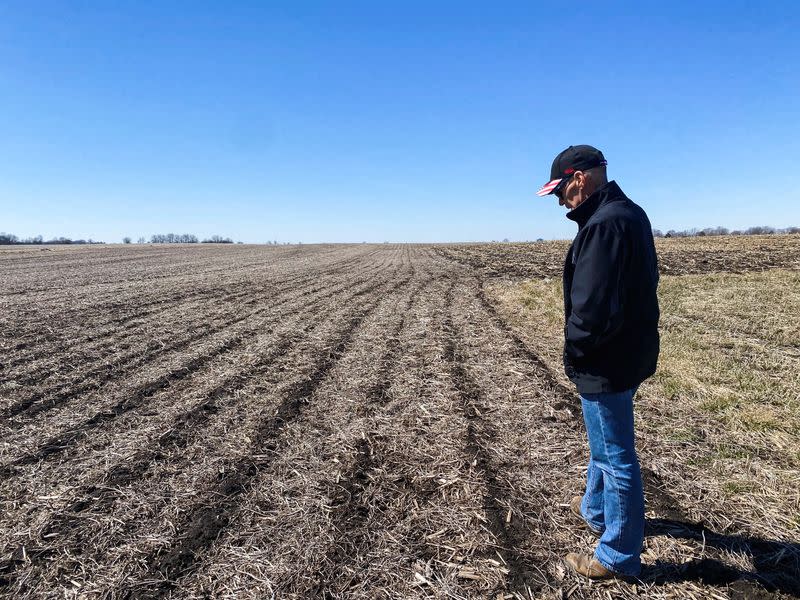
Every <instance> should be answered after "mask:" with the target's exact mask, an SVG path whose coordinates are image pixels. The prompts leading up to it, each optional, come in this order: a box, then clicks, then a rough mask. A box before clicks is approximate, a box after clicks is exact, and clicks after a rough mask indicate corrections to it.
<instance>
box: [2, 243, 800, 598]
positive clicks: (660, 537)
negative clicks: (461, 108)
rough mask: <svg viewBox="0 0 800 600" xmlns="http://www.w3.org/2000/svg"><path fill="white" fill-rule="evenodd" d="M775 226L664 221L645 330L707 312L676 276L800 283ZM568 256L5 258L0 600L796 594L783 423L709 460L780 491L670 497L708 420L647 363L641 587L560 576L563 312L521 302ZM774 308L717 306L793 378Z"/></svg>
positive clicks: (502, 251) (22, 254)
mask: <svg viewBox="0 0 800 600" xmlns="http://www.w3.org/2000/svg"><path fill="white" fill-rule="evenodd" d="M794 238H800V236H792V239H791V240H788V239H787V238H780V239H766V238H764V239H762V238H757V239H754V240H735V241H733V242H728V241H725V240H723V241H704V243H705V244H707V245H706V246H702V245H698V243H697V242H696V241H695V240H688V241H687V240H667V242H668V244H666V245H663V244H662V246H661V247H660V248H659V250H660V251H662V256H664V257H665V260H664V261H663V262H662V271H663V272H664V273H665V277H664V280H663V281H662V285H664V289H665V290H667V291H668V292H669V291H670V290H672V291H671V292H670V293H673V296H671V297H667V298H666V300H667V301H668V302H669V301H670V298H673V300H674V305H675V307H676V308H675V311H674V312H675V314H676V315H677V316H676V317H675V318H674V319H672V317H670V318H666V316H665V318H666V321H665V324H666V326H668V327H671V328H673V329H675V330H676V331H677V332H678V333H681V334H685V333H686V332H687V331H690V330H691V331H694V329H691V328H705V329H702V331H703V332H706V333H707V332H708V331H727V330H728V329H729V328H730V327H731V321H730V320H729V319H724V318H722V317H720V315H719V314H717V315H716V316H717V317H718V318H717V319H716V320H715V319H714V318H711V317H713V316H714V313H713V312H708V314H710V315H711V317H708V318H705V320H701V319H700V317H703V316H706V313H704V314H702V315H697V314H694V313H692V312H691V311H689V310H688V309H686V310H683V309H681V310H682V311H683V312H681V310H679V307H680V306H679V303H678V300H677V298H683V297H684V296H681V295H680V294H682V293H684V291H682V290H683V288H680V287H679V286H678V283H679V282H692V281H693V280H691V279H687V278H691V277H706V276H708V277H711V276H713V275H714V274H715V273H717V272H725V273H727V272H729V271H736V272H737V273H738V274H740V275H741V274H744V275H743V276H744V277H747V276H749V275H747V274H748V273H750V272H751V271H764V270H765V269H767V270H768V271H767V274H769V273H780V277H779V281H778V282H777V283H774V282H773V284H774V285H775V286H777V287H776V288H775V289H781V290H786V289H788V290H793V289H795V287H796V286H797V281H798V280H797V277H796V274H797V271H796V269H797V268H798V266H799V265H798V264H797V256H798V253H797V251H796V250H797V247H796V242H795V239H794ZM681 242H683V243H684V246H683V250H682V249H681V247H680V246H679V243H681ZM728 243H732V244H734V245H735V246H733V247H728V246H726V244H728ZM748 243H749V244H750V246H747V244H748ZM692 244H694V245H692ZM714 244H716V245H714ZM792 244H794V245H792ZM562 246H563V245H562V244H558V243H552V244H508V245H506V244H502V245H500V244H498V245H482V246H481V245H447V246H444V245H430V246H427V245H390V244H384V245H368V244H359V245H310V246H280V247H270V246H219V247H209V246H199V245H187V246H175V247H169V246H150V245H147V246H118V247H113V246H109V247H95V246H89V247H75V248H70V247H62V248H59V247H53V248H47V249H44V250H43V249H40V248H38V247H22V248H16V247H15V248H9V249H2V250H0V283H1V284H2V288H0V290H1V291H0V331H1V332H2V334H1V336H2V337H0V348H1V349H2V358H0V415H1V417H0V440H2V445H0V515H2V516H0V597H8V598H65V597H66V598H186V599H188V598H271V597H275V598H309V597H319V598H482V597H491V598H495V599H497V598H607V597H609V596H610V597H615V598H616V597H621V598H641V597H648V598H709V597H715V598H788V597H800V545H799V544H798V538H799V537H800V533H799V532H800V518H798V510H800V499H798V496H797V489H798V487H800V480H798V477H797V473H798V463H800V444H798V442H797V438H796V433H797V432H796V431H795V430H793V429H789V430H787V429H786V428H785V427H784V428H778V429H776V430H774V431H773V430H771V429H770V430H768V432H767V433H764V434H763V435H762V437H761V438H758V439H752V436H751V435H750V434H749V433H748V432H747V431H745V432H739V433H740V434H741V435H740V437H742V436H743V437H748V438H751V439H750V442H749V443H750V444H751V446H747V447H745V443H744V441H741V440H740V437H737V438H735V439H736V440H737V444H738V445H737V446H736V448H735V450H736V451H737V452H739V454H736V455H734V456H730V457H728V459H729V462H728V463H726V465H727V467H729V468H731V467H736V468H739V467H742V468H747V469H751V470H752V473H753V477H754V478H756V479H757V478H758V477H761V476H762V475H764V473H767V474H768V475H769V477H767V476H766V475H764V482H765V483H764V484H763V488H762V489H763V490H768V491H769V492H770V493H772V494H773V495H774V496H777V498H776V497H773V496H770V497H764V496H759V492H760V491H761V490H760V489H755V488H746V487H740V488H737V490H738V491H737V494H738V495H737V496H736V498H735V501H734V500H731V499H730V497H729V498H728V501H726V498H725V497H724V496H717V495H713V494H710V495H708V497H707V499H706V501H705V503H703V502H702V500H700V501H698V499H696V498H695V499H692V500H689V497H690V494H691V493H692V491H693V490H694V489H701V490H703V489H706V488H707V486H706V483H704V480H703V479H702V477H703V476H706V477H709V478H720V477H722V476H721V475H719V474H718V473H717V471H715V470H714V469H712V468H708V469H706V471H707V473H706V474H705V475H703V473H699V474H698V471H702V470H703V468H704V467H702V466H701V467H698V466H697V465H695V463H691V464H690V459H691V460H694V459H696V458H697V457H698V456H697V455H698V454H703V453H704V452H705V450H704V448H705V445H706V444H711V442H712V441H713V442H714V443H715V444H716V443H718V442H719V439H720V438H719V436H721V435H724V433H725V429H724V427H722V426H721V425H720V426H717V425H715V423H721V422H723V421H720V420H719V419H721V417H719V418H718V416H719V415H717V414H716V413H714V414H713V415H712V416H709V413H708V412H693V411H696V410H697V409H696V408H695V405H693V404H686V405H685V406H684V407H683V408H682V409H681V411H677V412H676V413H675V414H676V415H679V416H680V418H681V419H682V420H683V422H684V423H685V422H686V421H687V420H689V421H691V420H693V419H696V423H697V424H698V425H697V426H696V427H695V428H692V427H687V428H686V432H685V436H684V437H682V438H680V439H676V438H675V436H674V433H675V432H674V431H667V430H666V429H665V428H664V427H663V426H662V425H663V424H665V423H669V422H670V413H669V407H670V405H671V403H672V404H675V403H676V402H677V399H678V397H679V396H681V394H683V393H684V392H682V391H680V392H675V391H674V390H676V389H677V387H676V386H677V385H678V383H682V380H681V381H678V380H677V379H676V377H677V376H673V378H672V379H669V378H668V377H667V375H668V373H667V372H666V371H665V373H667V374H664V373H662V374H661V375H660V377H661V378H660V379H659V378H658V377H657V378H655V379H656V381H655V382H654V383H653V384H652V386H651V387H650V388H647V389H646V390H645V396H646V401H645V402H646V403H645V404H644V405H643V406H642V407H641V408H639V409H637V410H639V411H640V412H639V413H637V418H642V417H644V418H645V419H649V422H650V425H649V426H647V424H646V423H644V424H643V425H644V426H643V428H642V431H641V433H640V436H641V437H640V439H639V440H638V443H639V448H640V458H641V461H642V467H643V472H644V476H645V484H646V494H647V501H648V513H647V514H648V518H649V523H648V538H647V540H646V543H645V552H644V554H643V558H644V562H645V563H646V569H645V571H644V573H643V575H642V580H641V581H640V582H638V583H636V584H632V583H626V582H619V581H612V582H605V583H589V582H585V581H582V580H580V579H578V578H576V577H574V576H573V575H571V574H570V573H569V572H567V571H566V569H565V567H564V565H563V563H562V561H561V557H562V556H563V555H564V554H566V553H567V552H570V551H574V550H580V549H584V550H586V551H589V549H590V548H591V547H592V541H593V538H592V537H591V536H590V535H589V534H588V533H587V532H586V531H585V530H584V529H582V528H581V526H580V524H579V523H576V522H575V521H574V519H573V517H571V515H570V513H569V510H568V509H567V508H566V507H565V503H567V502H568V501H569V499H570V497H571V496H572V495H574V494H576V493H579V492H581V488H582V484H583V469H584V468H585V463H586V460H587V459H588V450H587V447H586V442H585V437H584V433H583V426H582V420H581V414H580V403H579V400H578V398H577V396H576V394H575V392H574V389H572V388H571V387H570V386H569V385H568V382H567V381H566V380H565V379H564V377H563V374H562V373H561V371H560V367H559V364H558V353H559V350H560V348H559V346H558V344H559V342H558V337H557V333H558V325H557V323H556V322H555V321H554V320H553V319H552V318H549V317H548V316H547V315H546V314H544V313H534V312H531V310H533V309H532V308H531V307H535V306H538V305H536V301H535V298H539V297H541V298H546V299H547V302H550V300H553V299H554V298H555V296H554V295H553V293H554V292H553V290H554V288H553V285H555V284H556V283H557V280H554V279H552V278H554V277H556V278H557V277H558V275H559V274H560V261H561V260H563V252H564V251H565V249H566V248H565V247H563V248H562ZM681 252H684V254H683V258H681V256H682V255H681ZM703 256H705V257H706V258H703ZM743 257H744V258H743ZM703 261H705V262H703ZM792 261H794V262H792ZM687 265H690V266H687ZM778 268H780V269H781V270H776V271H769V270H774V269H778ZM673 274H674V275H673ZM499 276H500V277H499ZM776 277H777V276H776ZM523 278H533V279H531V280H530V281H533V283H530V282H528V283H527V284H526V283H525V280H524V279H523ZM548 278H550V279H548ZM748 281H749V280H745V281H742V280H736V281H735V282H734V283H735V284H736V285H740V286H741V287H746V286H747V285H749V284H748ZM768 283H769V282H768V281H766V280H764V281H761V280H757V281H755V283H753V285H767V284H768ZM520 285H528V286H533V287H529V288H526V291H525V294H528V295H527V296H525V297H524V298H523V299H522V300H519V297H518V295H519V294H520V293H521V292H519V290H520V289H522V288H520V287H519V286H520ZM692 285H693V289H694V287H696V286H695V285H694V283H693V284H692ZM719 285H729V280H728V279H726V278H725V277H723V278H722V279H720V281H719ZM731 285H733V284H731ZM537 286H539V287H537ZM515 294H516V295H515ZM535 294H540V296H536V295H535ZM709 294H710V292H709ZM531 298H534V299H533V300H532V299H531ZM556 300H557V299H556ZM553 301H555V300H553ZM543 302H544V300H543ZM526 303H527V304H526ZM542 306H545V304H542ZM547 306H548V307H549V308H547V310H551V308H552V306H550V304H548V305H547ZM668 306H672V305H670V304H668ZM526 307H527V309H526ZM526 310H528V312H525V311H526ZM543 310H544V309H543ZM786 310H788V311H789V312H790V314H791V313H792V311H795V310H796V307H795V305H793V304H789V306H788V308H786ZM551 312H552V311H551ZM548 314H549V313H548ZM734 317H735V315H734ZM731 318H733V317H731ZM548 319H549V320H548ZM681 319H683V320H681ZM698 321H701V322H699V324H698ZM771 327H772V326H771V325H770V324H769V323H768V322H764V323H759V322H756V319H754V318H752V315H750V316H748V315H747V314H743V315H739V317H738V321H735V330H736V331H738V332H739V336H740V338H747V339H748V340H752V339H753V338H755V339H756V340H762V341H763V343H761V345H762V346H764V345H767V346H769V351H770V352H771V353H772V354H770V355H769V356H770V357H771V360H773V362H775V364H777V365H778V366H777V367H776V369H778V371H777V372H778V373H779V374H781V373H784V372H785V373H786V374H789V370H790V369H792V370H793V371H792V373H791V376H792V377H795V378H796V372H797V370H796V367H797V360H798V356H797V354H796V348H797V345H796V342H795V341H794V339H796V338H794V337H793V333H794V331H793V330H789V331H784V334H783V335H785V338H780V334H778V333H775V331H774V328H771ZM765 328H766V329H765ZM554 331H555V333H554ZM709 335H710V334H709ZM775 336H778V338H776V337H775ZM667 338H668V339H669V337H668V336H667ZM737 339H739V338H737ZM775 340H777V341H775ZM740 341H741V340H740ZM742 343H743V342H742ZM696 350H697V349H696ZM701 350H702V349H700V350H697V351H698V352H699V351H701ZM670 356H671V355H670ZM668 358H669V357H668ZM669 360H672V359H669ZM675 360H677V359H675ZM776 361H777V362H776ZM669 364H671V363H669V362H668V363H667V366H669ZM791 381H794V380H791ZM665 382H666V383H665ZM667 384H669V385H671V386H672V387H671V388H669V389H668V390H667V391H665V389H667V388H665V386H666V385H667ZM720 385H721V384H720ZM667 387H668V386H667ZM781 389H783V388H781ZM788 389H790V386H787V390H788ZM669 390H673V392H674V393H673V392H670V391H669ZM668 393H673V395H672V396H667V395H666V394H668ZM795 394H796V388H795ZM728 408H729V407H728ZM776 410H777V409H776ZM726 414H727V413H726ZM748 414H749V413H748ZM776 415H778V416H779V417H780V415H779V413H776ZM776 418H778V417H776ZM781 418H783V417H781ZM715 419H716V420H715ZM786 419H789V420H790V417H786ZM786 419H784V421H786ZM786 422H788V421H786ZM655 424H657V425H658V426H655ZM715 427H716V429H715ZM762 433H763V431H762ZM701 434H702V435H701ZM706 434H707V435H706ZM686 436H689V437H686ZM704 436H706V437H704ZM715 436H716V437H715ZM732 439H734V438H732ZM776 440H777V441H776ZM740 442H741V443H740ZM676 444H677V445H678V446H679V447H678V449H677V450H676ZM680 444H684V446H680ZM687 448H689V449H687ZM715 448H716V446H715ZM742 448H745V449H747V450H748V452H749V453H745V454H744V455H743V454H741V452H742ZM767 448H773V449H776V448H777V449H776V450H774V452H772V453H771V454H770V453H769V452H768V451H767ZM697 449H699V450H697ZM676 452H678V453H680V452H684V454H683V455H681V456H683V458H681V459H680V460H679V459H678V458H676V454H675V453H676ZM762 454H763V456H762ZM701 458H702V456H701ZM761 463H763V464H764V465H765V466H763V468H762V466H761ZM691 465H694V466H693V467H691ZM706 466H707V465H706ZM690 467H691V468H690ZM759 469H761V470H759ZM697 477H700V479H699V481H700V483H701V484H702V485H700V484H698V486H696V487H694V488H693V487H692V481H694V480H695V479H696V478H697ZM715 481H717V480H716V479H714V481H712V482H711V483H709V484H708V485H711V484H713V483H714V482H715ZM723 483H724V484H727V483H728V481H727V480H726V481H724V482H720V486H722V487H724V486H723ZM704 486H706V487H704ZM725 489H727V488H725ZM792 490H793V491H792ZM698 502H699V507H698ZM759 503H760V504H761V505H762V507H763V511H762V512H759V511H758V510H756V509H754V505H758V504H759ZM780 515H784V516H785V517H786V518H785V519H782V518H781V517H780Z"/></svg>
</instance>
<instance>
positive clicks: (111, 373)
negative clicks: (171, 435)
mask: <svg viewBox="0 0 800 600" xmlns="http://www.w3.org/2000/svg"><path fill="white" fill-rule="evenodd" d="M379 268H381V267H380V266H378V267H375V269H376V270H374V271H373V270H370V271H368V272H367V273H366V274H365V275H366V276H367V277H369V276H370V275H371V274H372V273H373V272H377V269H379ZM346 285H347V284H338V285H333V286H326V285H325V284H324V283H323V284H320V283H318V282H317V283H315V285H313V286H312V287H311V288H309V289H307V290H303V291H301V292H300V294H299V295H293V296H285V297H283V298H280V299H278V300H277V301H273V300H272V298H270V300H271V301H270V303H269V304H268V305H263V306H260V307H258V308H256V309H254V310H251V311H249V312H247V313H245V314H244V315H240V316H237V317H233V318H231V317H229V316H228V312H227V311H226V309H225V308H224V307H220V310H219V311H218V312H220V314H221V315H222V322H221V323H219V324H216V325H214V324H212V323H213V322H212V323H209V322H206V323H205V324H204V326H203V327H202V328H201V330H200V331H197V332H194V333H192V334H190V335H189V336H188V337H184V338H179V339H178V340H177V341H174V342H171V343H167V344H161V345H158V346H157V347H156V348H153V349H152V350H150V351H147V352H131V353H130V354H129V355H128V357H127V358H121V359H119V360H118V362H117V363H115V364H114V365H113V366H112V368H111V369H109V368H107V366H101V367H98V368H96V369H94V370H90V371H88V372H85V371H84V372H82V373H81V378H82V379H83V380H84V383H80V384H75V383H74V382H67V383H64V384H62V385H61V386H60V387H59V388H57V390H56V392H55V394H53V395H50V394H52V391H42V392H39V393H36V394H34V395H32V396H30V397H29V398H26V399H24V400H20V401H18V402H16V403H15V404H13V405H12V406H11V407H9V408H8V409H7V411H6V413H7V414H5V417H6V418H8V419H10V418H13V417H17V416H19V415H23V414H24V415H25V416H26V418H30V417H34V416H36V415H38V414H39V413H41V412H45V411H48V410H51V409H53V408H57V407H59V406H61V405H62V404H65V403H67V402H70V401H72V400H74V399H76V398H77V397H79V396H80V395H81V394H83V393H86V392H90V391H91V392H94V391H96V390H98V389H99V388H101V387H102V386H103V385H105V384H107V383H109V382H112V381H115V380H117V379H120V378H123V377H124V376H125V375H126V374H128V373H130V372H131V371H133V370H135V369H137V368H139V367H140V366H142V365H148V364H149V363H151V362H152V361H153V360H154V359H156V358H158V357H160V356H163V355H167V354H180V353H181V352H183V351H184V350H185V349H186V348H188V347H189V346H191V345H194V344H197V343H199V342H200V341H201V340H205V339H208V338H210V337H212V336H214V335H215V334H217V333H219V332H222V331H225V330H227V329H229V328H231V327H233V326H235V325H238V324H239V323H242V322H243V321H246V320H248V319H250V318H252V317H253V316H255V315H259V314H262V313H264V312H265V311H267V310H272V309H274V308H277V307H280V306H282V305H284V304H286V303H288V302H290V301H293V300H296V299H297V298H298V297H299V298H303V297H311V298H313V300H314V301H319V300H321V299H323V298H325V297H329V296H330V295H331V294H333V293H336V292H338V291H339V290H340V289H342V288H343V287H346ZM264 299H266V298H264ZM262 302H263V300H262ZM254 303H256V304H257V303H259V302H258V300H257V299H256V300H255V302H254ZM91 377H97V378H99V379H91ZM25 422H26V421H24V420H23V421H20V420H12V421H9V422H7V425H8V426H9V427H10V428H12V429H15V428H19V427H21V426H23V425H24V424H25Z"/></svg>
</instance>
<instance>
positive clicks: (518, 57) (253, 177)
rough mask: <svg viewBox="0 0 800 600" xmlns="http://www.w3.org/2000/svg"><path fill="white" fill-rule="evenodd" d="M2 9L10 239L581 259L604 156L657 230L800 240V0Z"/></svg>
mask: <svg viewBox="0 0 800 600" xmlns="http://www.w3.org/2000/svg"><path fill="white" fill-rule="evenodd" d="M579 4H582V5H583V7H581V8H570V7H569V6H568V4H565V3H562V2H547V3H545V2H532V1H530V0H527V1H523V2H481V3H471V2H464V1H458V2H455V1H453V2H451V1H446V2H431V1H426V2H417V1H404V2H395V3H388V2H386V3H384V2H366V1H365V2H348V1H346V0H341V1H337V2H301V1H296V2H289V1H287V2H270V1H258V2H256V1H253V2H244V1H237V2H218V1H214V2H211V1H199V0H193V1H191V2H189V1H184V2H127V1H121V0H115V1H109V0H106V1H103V2H99V1H74V2H63V1H51V2H30V1H24V2H20V1H11V2H2V3H0V230H1V231H7V232H11V233H15V234H17V235H19V236H23V237H25V236H31V235H36V234H42V235H44V236H45V237H46V238H48V237H52V236H55V235H67V236H72V237H93V238H95V239H102V240H105V241H113V242H117V241H120V239H121V238H122V237H123V236H124V235H130V236H132V237H134V238H136V237H138V236H139V235H144V236H147V237H149V236H150V234H152V233H166V232H170V231H172V232H177V233H182V232H188V233H195V234H197V235H200V236H205V235H211V234H215V233H216V234H221V235H225V236H231V237H233V238H234V239H237V240H243V241H247V242H263V241H267V240H279V241H294V242H296V241H303V242H315V241H332V242H344V241H362V240H366V241H376V242H381V241H385V240H391V241H459V240H465V241H466V240H475V241H478V240H492V239H496V240H500V239H503V238H509V239H512V240H526V239H536V238H538V237H544V238H570V237H572V235H573V234H574V230H575V226H574V223H572V222H569V221H567V220H566V219H565V218H564V209H562V208H560V207H558V205H557V203H556V202H555V200H554V199H553V197H552V196H551V197H548V198H547V199H540V198H537V197H536V195H535V191H536V189H538V187H539V186H540V185H541V184H542V183H543V182H544V181H545V180H547V179H548V175H549V168H550V163H551V161H552V159H553V156H554V155H555V154H556V153H557V152H559V151H560V150H562V149H563V148H564V147H566V146H568V145H569V144H573V143H575V144H578V143H589V144H593V145H596V146H597V147H599V148H601V149H602V150H603V151H604V152H605V154H606V157H607V158H608V160H609V172H610V175H611V176H612V177H613V178H615V179H616V180H617V181H618V182H619V183H620V185H621V186H622V188H623V189H624V190H625V191H626V192H627V193H628V195H629V196H630V197H632V198H633V199H634V200H635V201H637V202H638V203H639V204H641V205H642V206H643V207H645V209H646V210H647V212H648V213H649V215H650V218H651V221H652V222H653V225H654V227H657V228H660V229H662V230H667V229H671V228H675V229H684V228H688V227H707V226H716V225H723V226H727V227H730V228H738V227H746V226H750V225H760V224H768V225H773V226H776V227H784V226H787V225H800V207H799V206H798V204H799V203H800V195H798V192H797V190H798V183H797V174H798V172H800V143H798V138H799V137H800V136H799V134H800V101H799V100H798V98H800V65H798V63H799V62H800V41H799V40H800V36H798V34H797V31H798V29H800V27H799V26H800V18H799V17H798V10H797V9H798V5H797V3H796V2H788V1H786V2H780V1H774V2H773V1H765V2H760V3H759V2H754V1H748V2H743V1H740V0H725V1H724V2H723V1H714V2H704V1H702V0H698V1H694V2H641V1H637V2H613V1H612V2H596V3H589V2H587V3H579Z"/></svg>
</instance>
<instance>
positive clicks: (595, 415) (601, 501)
mask: <svg viewBox="0 0 800 600" xmlns="http://www.w3.org/2000/svg"><path fill="white" fill-rule="evenodd" d="M636 389H637V388H633V389H630V390H627V391H625V392H617V393H607V394H606V393H601V394H584V395H581V404H582V405H583V420H584V422H585V423H586V432H587V434H588V436H589V451H590V453H591V456H590V459H589V469H588V472H587V475H586V493H585V494H584V496H583V502H582V503H581V513H583V518H584V519H586V522H587V523H588V524H589V526H590V527H591V528H592V529H594V530H595V531H597V532H602V535H601V537H600V543H599V544H598V546H597V549H596V550H595V554H594V556H595V558H596V559H597V560H598V561H600V563H601V564H602V565H603V566H604V567H605V568H607V569H610V570H611V571H614V572H615V573H619V574H621V575H627V576H636V575H639V572H640V571H641V561H640V558H639V555H640V554H641V551H642V542H643V541H644V491H643V488H642V474H641V471H640V470H639V459H638V458H637V457H636V448H635V445H634V437H633V396H634V394H635V393H636Z"/></svg>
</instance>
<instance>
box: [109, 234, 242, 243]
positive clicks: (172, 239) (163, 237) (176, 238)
mask: <svg viewBox="0 0 800 600" xmlns="http://www.w3.org/2000/svg"><path fill="white" fill-rule="evenodd" d="M122 243H123V244H130V243H131V238H129V237H124V238H122ZM136 243H137V244H146V243H147V240H146V239H145V238H143V237H140V238H139V239H138V240H136ZM150 243H151V244H198V243H199V244H232V243H233V240H232V239H231V238H229V237H222V236H221V235H212V236H211V237H210V238H205V239H203V240H199V239H198V238H197V236H196V235H194V234H192V233H155V234H153V235H151V236H150Z"/></svg>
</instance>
